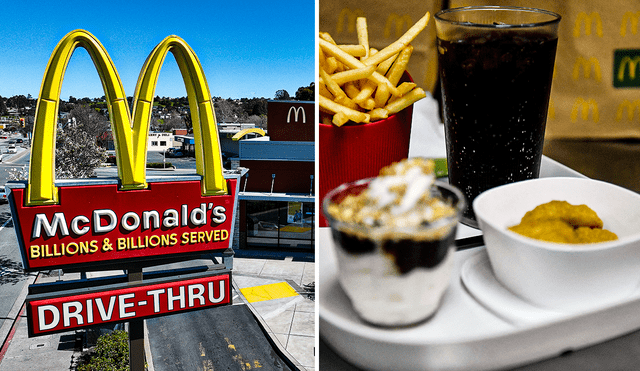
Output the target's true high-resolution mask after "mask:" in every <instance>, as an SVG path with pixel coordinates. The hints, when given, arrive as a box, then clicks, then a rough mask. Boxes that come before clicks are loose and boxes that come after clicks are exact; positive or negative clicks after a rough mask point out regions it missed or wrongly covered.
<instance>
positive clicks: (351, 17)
mask: <svg viewBox="0 0 640 371" xmlns="http://www.w3.org/2000/svg"><path fill="white" fill-rule="evenodd" d="M358 17H364V12H363V11H362V9H355V10H351V9H349V8H343V9H342V10H341V11H340V13H339V14H338V23H337V24H336V33H342V32H343V31H344V29H345V19H346V26H347V32H348V33H355V32H356V18H358Z"/></svg>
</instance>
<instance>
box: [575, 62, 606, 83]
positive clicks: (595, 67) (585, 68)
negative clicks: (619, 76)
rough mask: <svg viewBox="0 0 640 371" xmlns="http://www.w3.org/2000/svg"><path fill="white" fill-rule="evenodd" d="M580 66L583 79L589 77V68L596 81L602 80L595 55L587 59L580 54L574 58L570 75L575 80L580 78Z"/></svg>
mask: <svg viewBox="0 0 640 371" xmlns="http://www.w3.org/2000/svg"><path fill="white" fill-rule="evenodd" d="M580 67H582V71H583V76H584V78H585V79H589V78H591V70H593V75H594V78H595V80H596V81H601V80H602V73H601V72H600V62H598V59H597V58H596V57H590V58H589V59H587V58H584V57H582V56H578V57H577V58H576V62H575V63H574V64H573V74H572V77H573V79H574V80H575V81H577V80H578V79H579V78H580Z"/></svg>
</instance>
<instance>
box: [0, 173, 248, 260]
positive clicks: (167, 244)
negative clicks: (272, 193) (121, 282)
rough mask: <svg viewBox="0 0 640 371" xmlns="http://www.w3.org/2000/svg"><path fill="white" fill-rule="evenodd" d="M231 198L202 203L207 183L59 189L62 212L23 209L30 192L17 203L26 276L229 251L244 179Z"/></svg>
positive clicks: (16, 192)
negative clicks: (129, 188)
mask: <svg viewBox="0 0 640 371" xmlns="http://www.w3.org/2000/svg"><path fill="white" fill-rule="evenodd" d="M226 181H227V188H228V192H229V194H228V195H221V196H202V195H201V192H200V181H198V180H195V181H177V182H176V181H174V182H159V183H149V186H148V188H147V189H141V190H128V191H120V190H118V186H117V185H116V184H108V185H82V186H65V187H60V188H59V199H60V204H59V205H45V206H35V207H26V206H24V201H23V200H24V192H25V189H23V188H16V189H12V190H11V196H10V201H11V204H12V209H13V215H14V218H15V219H16V220H17V223H16V228H17V233H18V237H19V238H18V240H19V243H20V250H21V253H22V258H23V259H22V260H23V262H24V265H25V267H24V268H25V270H26V271H35V270H44V269H58V268H65V269H70V268H83V269H85V270H86V269H88V268H92V267H99V266H105V265H113V263H115V262H118V263H119V262H123V263H124V262H127V261H131V260H132V259H135V260H136V261H138V262H139V261H140V260H144V259H152V258H154V257H156V258H157V257H158V256H159V255H162V256H163V257H164V256H179V255H190V254H194V253H203V252H211V251H216V250H224V249H227V248H228V247H229V246H230V241H231V238H232V233H233V231H232V225H233V224H232V223H233V219H234V218H233V216H234V206H235V202H234V201H235V196H236V195H235V193H236V184H237V179H227V180H226Z"/></svg>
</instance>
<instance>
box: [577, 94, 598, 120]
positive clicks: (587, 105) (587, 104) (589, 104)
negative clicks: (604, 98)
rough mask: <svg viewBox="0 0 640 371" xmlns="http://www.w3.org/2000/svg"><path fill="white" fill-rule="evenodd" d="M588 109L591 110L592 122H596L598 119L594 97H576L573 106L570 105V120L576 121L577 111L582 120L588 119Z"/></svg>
mask: <svg viewBox="0 0 640 371" xmlns="http://www.w3.org/2000/svg"><path fill="white" fill-rule="evenodd" d="M590 111H593V115H592V119H593V122H598V121H599V120H600V113H599V112H598V103H597V102H596V101H595V100H594V99H588V100H585V99H583V98H577V99H576V100H575V102H574V103H573V107H571V122H576V121H578V114H579V113H581V118H582V120H584V121H586V120H588V119H589V112H590Z"/></svg>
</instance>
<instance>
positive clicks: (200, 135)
mask: <svg viewBox="0 0 640 371" xmlns="http://www.w3.org/2000/svg"><path fill="white" fill-rule="evenodd" d="M78 47H82V48H84V49H86V50H87V52H88V53H89V55H90V57H91V59H92V61H93V63H94V65H95V67H96V70H97V72H98V75H99V76H100V80H101V82H102V86H103V89H104V93H105V98H106V101H107V106H108V109H109V117H110V119H111V127H112V131H113V133H114V139H115V143H116V159H117V162H118V163H117V165H118V177H119V178H120V182H121V187H120V188H121V189H122V190H131V189H143V188H146V186H147V183H146V157H147V156H146V151H147V136H148V133H149V122H150V119H151V110H152V107H153V97H154V95H155V88H156V84H157V79H158V75H159V73H160V69H161V67H162V64H163V62H164V59H165V57H166V55H167V53H168V52H171V53H172V54H173V56H174V57H175V59H176V61H177V63H178V66H179V68H180V72H181V75H182V78H183V80H184V83H185V87H186V90H187V96H188V101H189V109H190V111H191V119H192V123H193V132H194V140H195V145H196V151H195V153H196V164H197V165H196V168H197V170H196V171H197V173H198V174H199V175H201V176H202V181H201V191H202V195H203V196H204V195H206V196H213V195H222V194H227V185H226V181H225V179H224V175H223V172H222V157H221V150H220V143H219V139H218V131H217V130H218V129H217V125H216V120H215V112H214V108H213V103H212V101H211V96H210V93H209V87H208V85H207V81H206V78H205V75H204V71H203V69H202V66H201V65H200V61H199V60H198V58H197V56H196V54H195V53H194V51H193V50H192V49H191V47H189V45H188V44H187V43H186V42H185V41H184V40H182V39H181V38H179V37H177V36H168V37H166V38H165V39H164V40H163V41H162V42H161V43H160V44H158V45H157V46H156V47H155V48H154V49H153V51H152V52H151V54H150V55H149V57H148V58H147V60H146V62H145V64H144V66H143V68H142V70H141V72H140V76H139V78H138V82H137V84H136V90H135V94H134V97H133V111H130V110H129V104H128V102H127V96H126V95H125V92H124V88H123V86H122V82H121V81H120V76H119V75H118V72H117V70H116V68H115V66H114V64H113V61H112V60H111V58H110V57H109V55H108V54H107V51H106V50H105V48H104V46H102V44H101V43H100V42H99V41H98V39H96V38H95V36H93V35H92V34H90V33H89V32H87V31H84V30H75V31H72V32H70V33H69V34H67V35H66V36H65V37H64V38H63V39H62V40H61V41H60V42H59V43H58V45H57V46H56V48H55V49H54V51H53V53H52V55H51V58H50V59H49V63H48V65H47V68H46V70H45V74H44V77H43V81H42V86H41V88H40V95H39V97H38V103H37V107H36V117H35V123H34V127H33V139H34V140H33V143H32V151H31V165H30V169H29V183H28V189H27V200H26V203H27V205H47V204H57V203H58V189H57V187H56V186H55V179H54V178H55V139H56V122H57V116H58V105H59V102H60V89H61V86H62V81H63V78H64V75H65V71H66V68H67V64H68V62H69V59H70V58H71V55H72V54H73V52H74V50H75V49H76V48H78Z"/></svg>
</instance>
